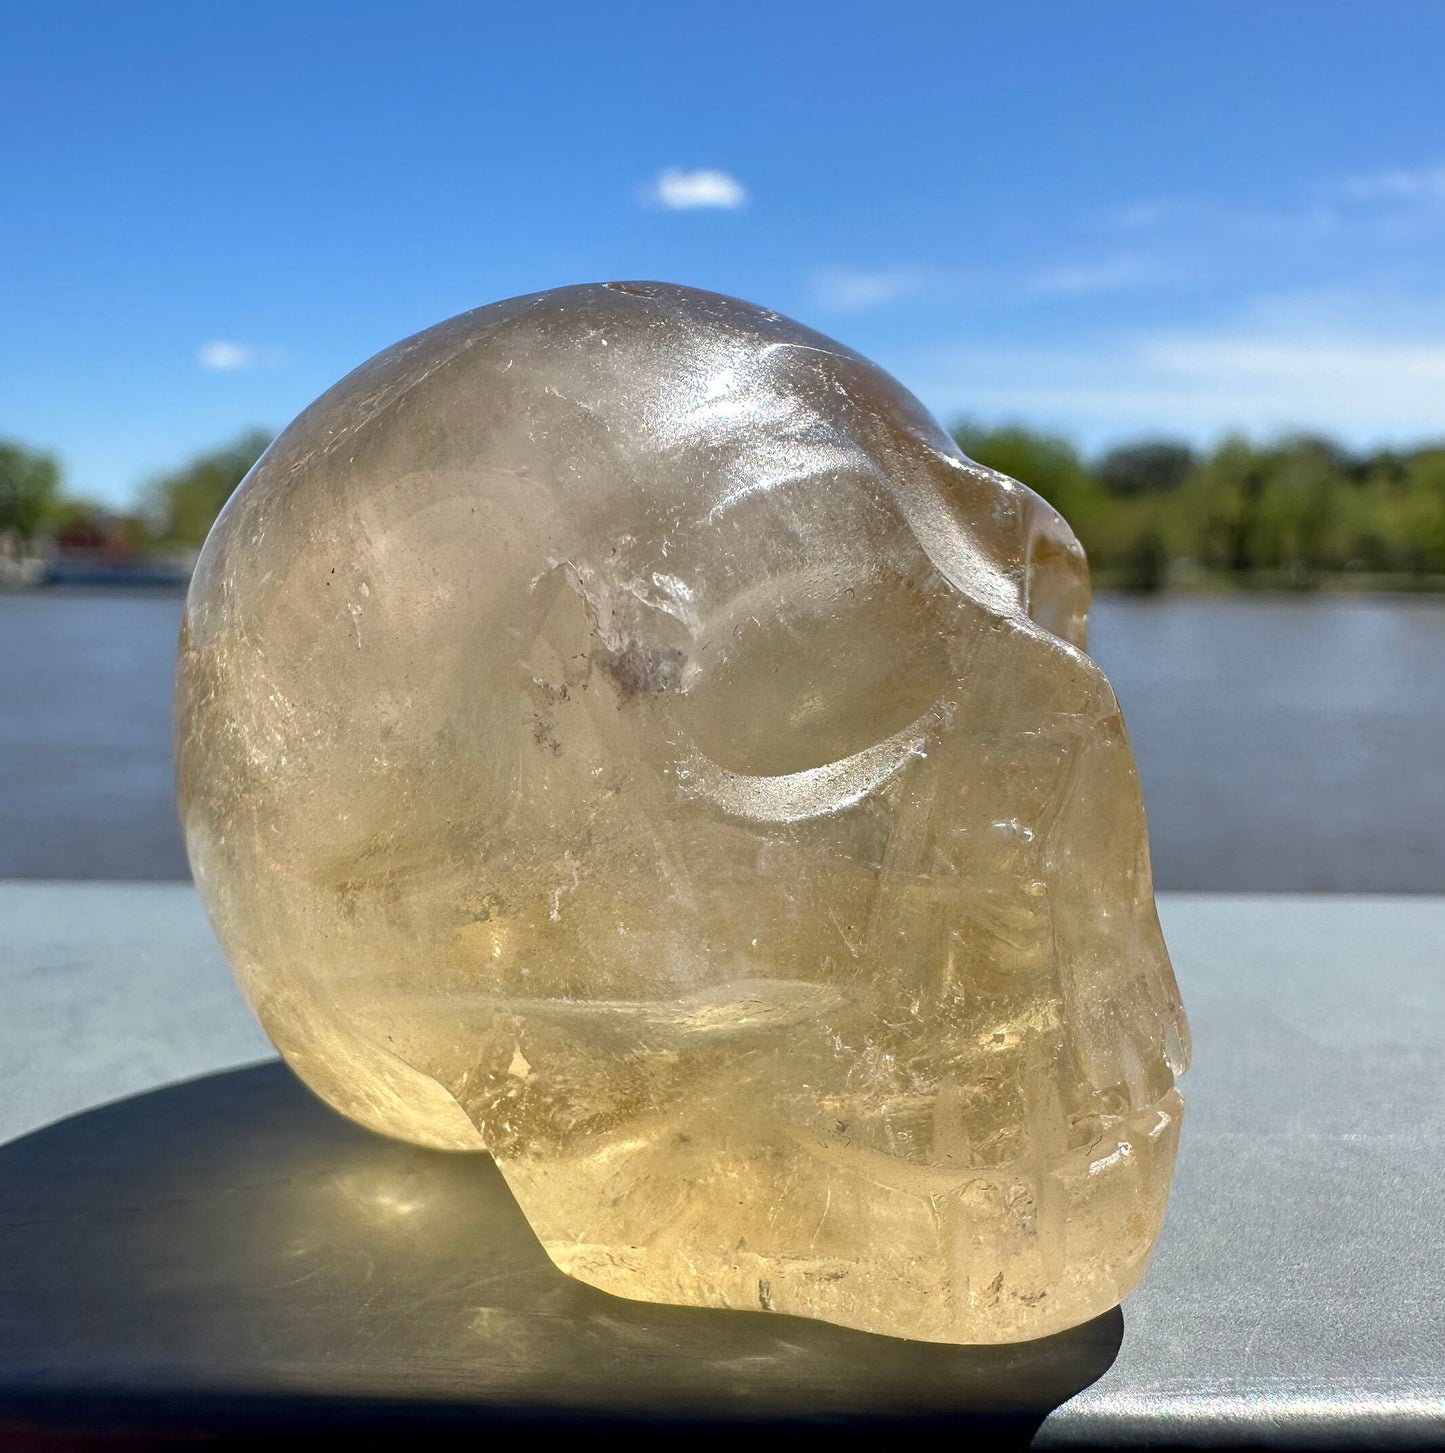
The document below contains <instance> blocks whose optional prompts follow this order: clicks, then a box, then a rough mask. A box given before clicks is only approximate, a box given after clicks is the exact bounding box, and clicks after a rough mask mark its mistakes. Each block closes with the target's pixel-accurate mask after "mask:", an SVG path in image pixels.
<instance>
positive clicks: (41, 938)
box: [0, 882, 275, 1143]
mask: <svg viewBox="0 0 1445 1453" xmlns="http://www.w3.org/2000/svg"><path fill="white" fill-rule="evenodd" d="M274 1054H275V1051H274V1050H273V1049H272V1048H271V1044H270V1041H269V1040H268V1039H267V1038H266V1036H265V1035H264V1034H263V1033H262V1032H261V1027H260V1025H259V1024H257V1023H256V1021H255V1019H253V1018H252V1017H251V1011H250V1010H249V1009H248V1008H247V1007H246V1002H245V1000H244V999H242V998H241V993H240V990H239V989H237V988H236V984H235V981H234V980H233V979H232V978H231V974H230V970H229V969H227V967H226V961H225V959H224V958H223V957H222V955H221V950H220V946H219V945H218V944H217V942H216V940H215V936H214V935H213V934H212V933H211V926H210V924H209V923H207V922H206V915H205V913H204V912H203V911H202V909H201V901H200V899H199V898H198V897H197V896H196V892H195V890H194V889H193V888H192V887H191V886H190V884H189V883H125V884H118V883H10V882H0V1143H3V1142H5V1141H7V1140H13V1139H14V1138H15V1137H16V1136H18V1135H23V1134H24V1133H25V1132H26V1131H27V1130H34V1129H37V1128H38V1127H40V1126H42V1125H48V1124H50V1122H51V1121H53V1120H58V1119H60V1118H61V1117H62V1116H64V1115H71V1114H74V1113H75V1112H76V1111H79V1110H87V1109H89V1108H91V1107H92V1106H94V1105H102V1104H105V1103H106V1102H107V1101H110V1100H116V1099H119V1098H120V1097H121V1096H123V1095H134V1094H138V1093H140V1092H141V1091H142V1090H151V1089H154V1088H155V1087H156V1086H157V1085H165V1084H170V1083H171V1082H173V1081H175V1080H184V1079H189V1078H191V1077H192V1076H193V1075H204V1074H209V1073H210V1072H211V1071H213V1070H219V1069H228V1068H230V1067H231V1066H232V1065H240V1064H247V1063H250V1062H252V1061H255V1060H258V1059H263V1058H269V1057H271V1056H273V1055H274Z"/></svg>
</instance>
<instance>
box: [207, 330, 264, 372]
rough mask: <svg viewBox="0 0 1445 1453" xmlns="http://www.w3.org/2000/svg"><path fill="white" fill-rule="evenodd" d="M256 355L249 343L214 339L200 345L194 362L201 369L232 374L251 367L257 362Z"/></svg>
mask: <svg viewBox="0 0 1445 1453" xmlns="http://www.w3.org/2000/svg"><path fill="white" fill-rule="evenodd" d="M256 353H257V350H256V349H254V348H252V347H251V345H250V344H249V343H232V342H229V341H228V340H226V339H224V338H216V339H213V340H212V341H211V342H209V343H203V344H202V345H201V348H200V351H199V352H198V353H197V354H196V362H197V363H199V364H200V365H201V367H202V368H210V369H214V370H216V371H218V372H221V373H232V372H234V371H235V370H236V369H240V368H251V367H253V366H254V365H255V364H256V362H257V361H258V360H257V356H256Z"/></svg>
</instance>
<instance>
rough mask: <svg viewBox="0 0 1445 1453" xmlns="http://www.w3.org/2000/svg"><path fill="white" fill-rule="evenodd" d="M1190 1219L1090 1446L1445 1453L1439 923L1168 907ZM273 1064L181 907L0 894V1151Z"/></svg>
mask: <svg viewBox="0 0 1445 1453" xmlns="http://www.w3.org/2000/svg"><path fill="white" fill-rule="evenodd" d="M1160 909H1161V915H1162V917H1163V920H1164V926H1165V930H1166V933H1167V935H1168V937H1169V941H1170V944H1171V947H1172V949H1173V953H1174V958H1175V964H1176V967H1177V969H1178V973H1179V978H1180V982H1181V985H1182V987H1183V990H1184V993H1185V998H1186V1002H1187V1004H1188V1006H1189V1010H1190V1014H1191V1018H1192V1021H1193V1025H1194V1032H1195V1048H1196V1063H1195V1068H1194V1069H1193V1070H1191V1072H1190V1074H1189V1075H1188V1077H1187V1078H1186V1080H1185V1082H1184V1090H1185V1095H1186V1100H1187V1103H1188V1112H1187V1117H1186V1123H1185V1132H1184V1141H1183V1147H1182V1151H1181V1156H1180V1163H1179V1171H1178V1177H1177V1181H1176V1188H1175V1195H1174V1199H1173V1202H1172V1204H1171V1210H1170V1215H1169V1221H1168V1225H1167V1227H1166V1229H1165V1232H1164V1236H1163V1238H1162V1240H1161V1243H1160V1246H1159V1250H1158V1253H1157V1255H1156V1257H1155V1259H1154V1262H1153V1264H1152V1266H1151V1268H1150V1270H1149V1272H1148V1275H1147V1276H1146V1278H1145V1280H1144V1283H1143V1284H1142V1285H1141V1287H1140V1288H1139V1290H1138V1291H1137V1292H1136V1293H1135V1294H1134V1295H1133V1296H1132V1297H1131V1298H1130V1299H1129V1301H1128V1302H1127V1303H1126V1305H1125V1308H1124V1325H1123V1340H1122V1344H1121V1345H1120V1347H1119V1351H1118V1355H1117V1358H1116V1359H1115V1360H1114V1362H1113V1365H1112V1366H1111V1367H1110V1368H1109V1369H1108V1370H1107V1371H1106V1372H1105V1373H1104V1374H1103V1376H1102V1377H1100V1378H1099V1379H1098V1380H1097V1381H1096V1382H1094V1383H1093V1384H1092V1385H1091V1386H1089V1387H1087V1388H1085V1389H1084V1390H1083V1391H1081V1392H1079V1393H1078V1394H1077V1395H1076V1396H1073V1397H1072V1398H1070V1399H1069V1400H1068V1401H1067V1402H1065V1403H1063V1405H1062V1406H1060V1407H1058V1408H1057V1409H1056V1410H1055V1411H1054V1412H1053V1413H1052V1414H1050V1415H1049V1416H1048V1418H1047V1419H1046V1420H1045V1421H1044V1422H1043V1424H1042V1426H1041V1427H1040V1428H1039V1430H1038V1433H1037V1439H1036V1441H1037V1442H1038V1443H1039V1444H1040V1445H1043V1446H1061V1445H1077V1444H1081V1443H1100V1442H1102V1443H1112V1444H1120V1443H1137V1444H1144V1443H1172V1444H1182V1443H1229V1442H1233V1443H1238V1442H1260V1443H1276V1444H1285V1445H1287V1444H1328V1443H1358V1442H1360V1441H1363V1440H1369V1441H1375V1442H1380V1443H1391V1442H1395V1443H1420V1442H1440V1443H1445V1154H1442V1149H1445V1076H1442V1074H1441V1056H1442V1052H1445V899H1432V898H1408V899H1405V898H1379V897H1377V898H1357V897H1331V898H1307V897H1285V896H1275V897H1245V896H1192V895H1164V896H1163V897H1162V898H1161V902H1160ZM269 1054H270V1050H269V1046H268V1045H267V1042H266V1040H265V1038H264V1036H263V1035H262V1034H261V1032H260V1030H259V1029H258V1028H257V1026H256V1025H255V1023H254V1021H253V1020H252V1019H251V1017H250V1014H249V1012H248V1010H247V1009H246V1006H245V1005H244V1003H243V1002H242V1000H241V998H240V996H239V994H238V993H237V991H236V989H235V987H234V985H233V984H232V982H231V980H230V977H229V975H228V973H227V971H226V968H225V965H224V962H223V960H222V958H221V955H220V952H219V950H218V948H217V947H216V944H215V942H214V940H213V938H212V937H211V934H210V931H209V928H208V926H207V925H206V922H205V919H204V917H203V915H202V913H201V911H200V908H199V904H198V902H197V900H196V897H195V894H194V892H193V890H192V889H191V888H190V887H189V886H187V885H179V884H176V885H171V884H166V885H157V884H145V885H135V884H127V885H112V884H74V883H68V884H49V883H4V882H0V1142H4V1141H10V1140H13V1139H15V1138H16V1137H19V1136H21V1135H24V1134H25V1133H26V1132H28V1131H31V1130H34V1129H37V1128H39V1127H41V1126H45V1125H48V1124H50V1123H51V1122H53V1121H56V1120H58V1119H61V1118H62V1117H65V1116H68V1115H72V1114H74V1113H76V1112H79V1111H82V1110H86V1109H88V1108H91V1107H94V1106H97V1105H100V1104H104V1103H107V1102H110V1101H113V1100H115V1099H117V1098H119V1097H122V1096H126V1095H131V1094H135V1093H138V1092H141V1091H145V1090H149V1089H152V1088H155V1087H157V1086H160V1085H163V1084H169V1083H173V1082H177V1081H181V1080H185V1079H188V1078H190V1077H193V1076H197V1075H202V1074H206V1073H210V1072H213V1071H216V1070H219V1069H225V1068H228V1067H231V1066H238V1065H243V1064H248V1063H254V1062H255V1061H257V1060H259V1059H262V1058H265V1057H267V1056H268V1055H269Z"/></svg>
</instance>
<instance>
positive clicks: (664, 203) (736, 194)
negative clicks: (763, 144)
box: [644, 167, 748, 212]
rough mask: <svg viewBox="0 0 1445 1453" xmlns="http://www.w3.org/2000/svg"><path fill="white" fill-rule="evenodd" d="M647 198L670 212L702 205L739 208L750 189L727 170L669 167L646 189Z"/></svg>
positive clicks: (726, 208) (744, 203)
mask: <svg viewBox="0 0 1445 1453" xmlns="http://www.w3.org/2000/svg"><path fill="white" fill-rule="evenodd" d="M644 196H645V198H646V200H647V201H649V202H651V203H652V204H653V205H655V206H658V207H665V208H666V209H667V210H668V211H670V212H687V211H694V210H696V209H697V208H700V207H718V208H722V209H724V210H725V211H736V210H737V209H738V208H739V207H745V206H747V203H748V191H747V188H746V187H745V186H743V184H742V183H741V182H740V181H738V179H737V178H736V177H734V176H730V175H729V174H728V173H727V172H722V171H713V170H709V169H706V168H704V169H701V170H698V171H684V170H682V169H681V168H680V167H666V168H664V169H663V170H662V171H661V172H659V173H658V175H657V178H656V179H655V180H654V181H653V182H652V183H650V184H649V186H648V187H647V188H646V189H645V192H644Z"/></svg>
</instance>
